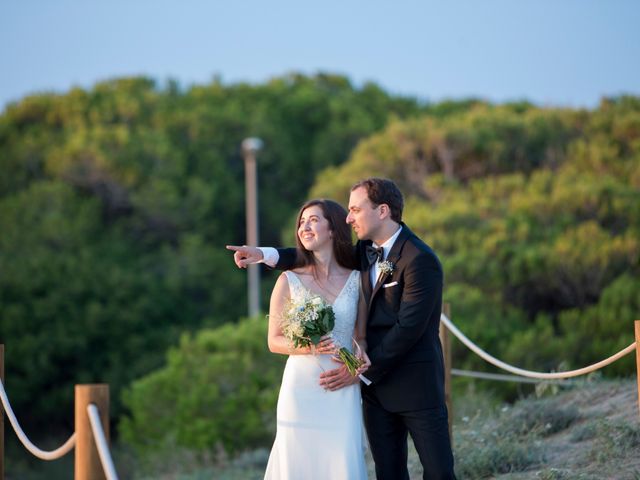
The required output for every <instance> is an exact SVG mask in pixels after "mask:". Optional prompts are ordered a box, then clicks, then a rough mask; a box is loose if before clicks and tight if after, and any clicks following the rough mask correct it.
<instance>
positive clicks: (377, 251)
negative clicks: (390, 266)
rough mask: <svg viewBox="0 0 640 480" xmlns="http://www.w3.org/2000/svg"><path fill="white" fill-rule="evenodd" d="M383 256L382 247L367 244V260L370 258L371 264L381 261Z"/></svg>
mask: <svg viewBox="0 0 640 480" xmlns="http://www.w3.org/2000/svg"><path fill="white" fill-rule="evenodd" d="M383 258H384V249H383V248H382V247H378V248H376V247H374V246H373V245H367V260H369V265H373V264H374V263H376V262H381V261H382V259H383Z"/></svg>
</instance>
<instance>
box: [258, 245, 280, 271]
mask: <svg viewBox="0 0 640 480" xmlns="http://www.w3.org/2000/svg"><path fill="white" fill-rule="evenodd" d="M258 248H259V249H260V251H261V252H262V260H261V261H260V262H258V263H264V264H266V265H269V266H270V267H271V268H273V267H275V266H276V263H278V260H280V255H279V254H278V250H276V249H275V248H273V247H258Z"/></svg>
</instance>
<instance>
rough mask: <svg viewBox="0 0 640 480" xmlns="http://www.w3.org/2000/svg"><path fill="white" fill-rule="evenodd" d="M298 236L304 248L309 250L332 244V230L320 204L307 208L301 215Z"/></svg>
mask: <svg viewBox="0 0 640 480" xmlns="http://www.w3.org/2000/svg"><path fill="white" fill-rule="evenodd" d="M298 238H299V239H300V242H302V245H303V246H304V248H306V249H307V250H309V251H316V250H320V249H321V248H322V247H325V246H327V245H331V230H330V229H329V221H328V220H327V219H326V218H324V214H323V213H322V209H321V208H320V207H319V206H318V205H313V206H311V207H309V208H305V209H304V211H303V212H302V215H301V216H300V223H299V225H298Z"/></svg>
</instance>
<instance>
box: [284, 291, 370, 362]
mask: <svg viewBox="0 0 640 480" xmlns="http://www.w3.org/2000/svg"><path fill="white" fill-rule="evenodd" d="M335 322H336V316H335V313H333V307H332V306H331V305H329V304H328V303H327V302H326V301H325V300H324V299H323V298H322V297H320V296H319V295H313V294H309V295H306V296H304V297H302V298H300V299H297V300H293V299H291V300H290V301H289V303H288V304H287V305H286V306H285V308H284V311H283V315H282V324H281V327H282V333H283V335H284V336H285V338H287V339H288V340H289V341H290V342H291V344H292V345H293V346H294V347H295V348H297V347H309V346H311V345H317V344H318V343H319V342H320V338H321V337H322V336H323V335H326V334H328V333H329V332H331V330H333V327H334V326H335ZM336 354H337V356H338V357H339V358H340V360H342V362H343V363H344V364H345V366H346V367H347V369H348V370H349V373H351V375H355V374H356V370H357V369H358V368H359V367H360V366H361V365H362V361H361V360H360V359H359V358H358V357H356V356H355V355H354V354H353V353H351V352H350V351H349V350H348V349H347V348H345V347H340V348H339V349H338V351H337V352H336Z"/></svg>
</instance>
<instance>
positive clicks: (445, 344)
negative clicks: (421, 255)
mask: <svg viewBox="0 0 640 480" xmlns="http://www.w3.org/2000/svg"><path fill="white" fill-rule="evenodd" d="M442 313H444V314H445V315H446V317H447V318H448V319H449V320H451V305H450V304H448V303H445V304H444V305H443V308H442ZM439 333H440V343H441V344H442V356H443V357H444V400H445V402H446V404H447V410H448V411H449V438H450V440H451V444H452V445H453V402H452V400H451V336H450V335H449V329H448V328H447V327H445V326H444V324H443V323H442V322H440V331H439Z"/></svg>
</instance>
